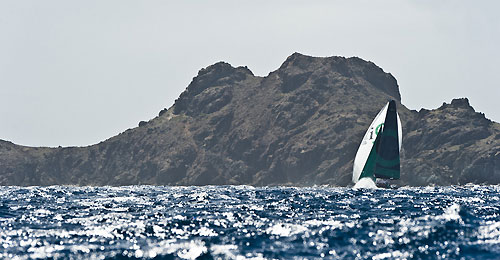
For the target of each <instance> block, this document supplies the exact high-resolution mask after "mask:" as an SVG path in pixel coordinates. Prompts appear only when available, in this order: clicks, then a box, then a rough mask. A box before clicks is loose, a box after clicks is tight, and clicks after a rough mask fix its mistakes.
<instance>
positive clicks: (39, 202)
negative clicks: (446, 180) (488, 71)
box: [0, 185, 500, 259]
mask: <svg viewBox="0 0 500 260" xmlns="http://www.w3.org/2000/svg"><path fill="white" fill-rule="evenodd" d="M0 195H1V196H0V258H5V259H9V258H17V259H43V258H56V259H57V258H59V259H104V258H106V259H137V258H145V259H165V258H167V259H176V258H178V259H196V258H205V259H206V258H208V259H210V258H221V259H251V258H255V259H257V258H260V259H273V258H284V259H288V258H309V259H311V258H345V259H405V258H413V259H427V258H443V259H448V258H462V257H463V258H464V259H468V258H474V259H496V258H498V257H499V256H500V206H499V203H498V202H499V200H500V188H499V186H474V185H469V186H464V187H455V186H451V187H424V188H410V187H403V188H400V189H397V190H386V189H377V190H364V189H350V188H331V187H313V188H295V187H261V188H256V187H250V186H205V187H161V186H127V187H65V186H51V187H0Z"/></svg>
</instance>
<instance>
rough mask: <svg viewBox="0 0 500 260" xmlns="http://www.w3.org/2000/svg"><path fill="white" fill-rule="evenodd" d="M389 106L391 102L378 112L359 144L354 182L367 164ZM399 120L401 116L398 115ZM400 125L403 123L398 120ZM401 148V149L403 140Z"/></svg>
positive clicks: (355, 159) (353, 174)
mask: <svg viewBox="0 0 500 260" xmlns="http://www.w3.org/2000/svg"><path fill="white" fill-rule="evenodd" d="M388 107H389V102H387V104H386V105H385V106H384V107H383V108H382V109H381V110H380V112H378V114H377V116H376V117H375V119H373V122H372V123H371V124H370V127H368V130H367V131H366V133H365V136H364V137H363V140H361V144H360V145H359V149H358V152H357V153H356V157H355V158H354V167H353V171H352V182H354V183H356V182H358V180H359V176H360V175H361V171H363V167H364V166H365V162H366V160H367V159H368V155H369V154H370V151H371V150H372V147H373V143H374V142H375V138H376V137H377V134H378V132H379V131H380V130H381V127H382V126H383V124H384V122H385V116H386V115H387V108H388ZM398 121H399V116H398ZM398 124H399V126H401V124H400V123H399V122H398ZM399 143H400V149H401V141H400V142H399Z"/></svg>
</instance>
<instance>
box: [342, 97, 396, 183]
mask: <svg viewBox="0 0 500 260" xmlns="http://www.w3.org/2000/svg"><path fill="white" fill-rule="evenodd" d="M401 136H402V129H401V121H400V119H399V115H398V114H397V112H396V102H395V101H394V100H391V101H390V102H388V103H387V104H386V105H385V106H384V107H383V108H382V110H380V112H379V113H378V114H377V116H376V117H375V119H374V120H373V122H372V123H371V125H370V127H369V128H368V130H367V131H366V133H365V136H364V137H363V140H362V141H361V144H360V146H359V149H358V152H357V153H356V157H355V159H354V167H353V174H352V181H353V182H354V183H356V182H358V180H360V179H362V178H372V179H375V178H383V179H399V176H400V170H399V167H400V166H399V165H400V161H399V151H400V150H401V141H402V138H401Z"/></svg>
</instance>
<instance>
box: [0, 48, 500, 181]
mask: <svg viewBox="0 0 500 260" xmlns="http://www.w3.org/2000/svg"><path fill="white" fill-rule="evenodd" d="M389 99H394V100H396V101H397V103H398V104H397V105H398V112H399V114H400V117H401V120H402V123H403V132H404V135H403V148H402V151H401V176H402V179H401V180H400V181H399V184H400V185H412V186H423V185H451V184H458V185H460V184H466V183H477V184H498V183H500V124H498V123H496V122H492V121H491V120H489V119H487V118H486V117H485V115H484V114H482V113H478V112H475V111H474V109H473V108H472V107H471V106H470V105H469V102H468V100H467V99H466V98H462V99H454V100H452V101H451V103H449V104H446V103H444V104H443V105H442V106H441V107H439V108H437V109H435V110H425V109H422V110H420V111H414V110H409V109H407V108H406V107H405V106H404V105H403V104H401V96H400V93H399V86H398V84H397V81H396V79H395V78H394V77H393V76H392V75H391V74H389V73H386V72H384V71H383V70H382V69H381V68H379V67H378V66H376V65H375V64H374V63H372V62H368V61H365V60H362V59H360V58H356V57H353V58H344V57H327V58H318V57H310V56H305V55H302V54H299V53H294V54H293V55H291V56H290V57H288V58H287V59H286V61H285V62H284V63H283V64H282V65H281V67H280V68H279V69H277V70H276V71H273V72H271V73H269V75H267V76H265V77H258V76H255V75H253V73H252V72H251V71H250V70H249V69H248V68H246V67H237V68H235V67H232V66H231V65H229V64H227V63H224V62H219V63H216V64H214V65H211V66H209V67H207V68H204V69H202V70H200V71H199V73H198V75H197V76H196V77H195V78H194V79H193V81H192V82H191V83H190V84H189V86H188V87H187V89H186V90H185V91H184V92H183V93H182V94H181V95H180V97H179V98H178V99H177V100H176V101H175V104H174V105H173V106H172V107H170V108H168V109H164V110H162V111H160V113H159V115H158V116H157V117H155V118H153V119H151V120H149V121H141V122H140V123H139V126H138V127H136V128H133V129H128V130H126V131H125V132H123V133H121V134H119V135H117V136H114V137H112V138H109V139H108V140H106V141H103V142H101V143H99V144H95V145H91V146H88V147H65V148H62V147H60V148H43V147H25V146H19V145H16V144H13V143H11V142H8V141H1V140H0V185H22V186H27V185H55V184H59V185H132V184H152V185H209V184H214V185H222V184H248V185H299V186H306V185H324V184H328V185H334V186H347V185H350V179H351V174H352V165H353V159H354V156H355V153H356V150H357V147H358V146H359V142H360V140H361V138H362V136H363V134H364V132H365V131H366V128H367V127H368V125H369V124H370V122H371V120H372V119H373V117H374V116H375V115H376V114H377V112H378V111H379V109H380V108H381V107H382V106H383V105H384V104H385V103H386V102H387V101H388V100H389Z"/></svg>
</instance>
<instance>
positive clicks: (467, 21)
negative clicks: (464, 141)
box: [0, 0, 500, 146]
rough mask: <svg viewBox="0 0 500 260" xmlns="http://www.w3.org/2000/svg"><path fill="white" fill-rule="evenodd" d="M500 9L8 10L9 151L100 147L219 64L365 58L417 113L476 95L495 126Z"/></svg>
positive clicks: (139, 6)
mask: <svg viewBox="0 0 500 260" xmlns="http://www.w3.org/2000/svg"><path fill="white" fill-rule="evenodd" d="M499 10H500V1H495V0H492V1H458V0H448V1H446V0H439V1H436V0H429V1H422V0H419V1H417V0H415V1H405V0H393V1H373V0H366V1H357V0H346V1H332V0H327V1H292V0H283V1H278V0H265V1H260V0H252V1H237V0H227V1H217V0H211V1H194V0H193V1H164V0H162V1H151V0H148V1H139V0H137V1H126V0H116V1H109V0H108V1H102V0H85V1H67V0H60V1H52V0H44V1H39V0H33V1H24V0H11V1H10V0H0V98H1V102H0V139H3V140H9V141H12V142H14V143H17V144H23V145H29V146H58V145H61V146H82V145H90V144H94V143H97V142H99V141H103V140H105V139H107V138H109V137H111V136H114V135H116V134H118V133H120V132H123V131H124V130H126V129H127V128H132V127H135V126H137V124H138V122H139V121H141V120H149V119H151V118H153V117H155V116H156V115H157V114H158V112H159V111H160V110H161V109H163V108H165V107H170V106H171V105H172V104H173V102H174V100H175V99H176V98H177V97H178V96H179V94H180V93H181V92H182V91H183V90H184V89H185V88H186V87H187V85H188V84H189V82H190V81H191V79H192V78H193V77H194V76H196V74H197V72H198V70H199V69H201V68H203V67H206V66H208V65H211V64H213V63H215V62H217V61H227V62H229V63H230V64H232V65H233V66H241V65H246V66H248V67H249V68H250V69H251V70H252V71H253V72H254V73H255V74H256V75H260V76H265V75H267V74H268V73H269V72H270V71H273V70H276V69H277V68H278V67H279V66H280V64H281V63H282V62H283V61H284V60H285V59H286V57H288V56H289V55H291V54H292V53H293V52H300V53H303V54H307V55H313V56H334V55H337V56H345V57H351V56H358V57H361V58H363V59H365V60H370V61H373V62H374V63H375V64H377V65H378V66H380V67H382V68H383V69H384V70H385V71H386V72H390V73H392V75H394V77H396V79H397V80H398V83H399V86H400V91H401V96H402V102H403V104H405V105H406V106H408V107H409V108H411V109H417V110H418V109H420V108H422V107H424V108H437V107H439V106H440V105H441V104H442V103H443V102H447V103H449V102H450V101H451V99H452V98H456V97H468V98H469V100H470V102H471V104H472V106H473V107H474V108H475V109H476V111H480V112H484V113H485V114H486V117H487V118H490V119H492V120H494V121H497V122H499V121H500V110H499V109H498V107H499V106H498V105H497V102H498V100H499V98H500V85H499V82H500V65H499V62H500V51H499V46H500V19H499V17H500V16H499V15H498V12H499Z"/></svg>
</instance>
